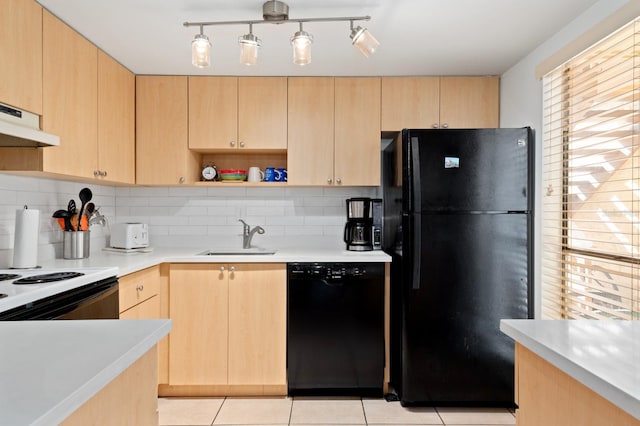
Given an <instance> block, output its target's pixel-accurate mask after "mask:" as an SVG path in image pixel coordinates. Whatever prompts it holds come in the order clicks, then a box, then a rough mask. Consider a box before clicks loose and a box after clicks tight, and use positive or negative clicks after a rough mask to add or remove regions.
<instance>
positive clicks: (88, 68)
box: [42, 11, 98, 178]
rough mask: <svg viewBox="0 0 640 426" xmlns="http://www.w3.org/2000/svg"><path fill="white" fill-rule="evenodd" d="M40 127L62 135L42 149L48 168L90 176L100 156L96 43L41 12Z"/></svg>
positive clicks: (46, 13) (45, 167)
mask: <svg viewBox="0 0 640 426" xmlns="http://www.w3.org/2000/svg"><path fill="white" fill-rule="evenodd" d="M42 31H43V40H44V42H43V43H44V44H43V115H42V128H43V130H45V131H46V132H49V133H53V134H55V135H58V136H60V146H56V147H48V148H46V150H45V151H44V154H43V168H44V170H45V171H47V172H52V173H61V174H67V175H73V176H79V177H87V178H93V172H94V170H96V168H97V158H98V142H97V138H98V130H97V129H98V48H97V47H95V46H94V45H93V44H91V43H90V42H89V41H88V40H86V39H85V38H84V37H82V36H81V35H80V34H78V33H76V32H75V31H74V30H73V29H71V28H70V27H68V26H67V25H65V24H64V23H63V22H62V21H60V20H59V19H57V18H56V17H55V16H53V15H51V14H50V13H49V12H47V11H44V12H43V30H42Z"/></svg>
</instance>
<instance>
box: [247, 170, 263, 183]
mask: <svg viewBox="0 0 640 426" xmlns="http://www.w3.org/2000/svg"><path fill="white" fill-rule="evenodd" d="M263 179H264V172H263V171H262V170H260V167H249V174H248V175H247V182H260V181H262V180H263Z"/></svg>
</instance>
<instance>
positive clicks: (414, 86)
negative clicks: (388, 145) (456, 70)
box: [381, 77, 440, 132]
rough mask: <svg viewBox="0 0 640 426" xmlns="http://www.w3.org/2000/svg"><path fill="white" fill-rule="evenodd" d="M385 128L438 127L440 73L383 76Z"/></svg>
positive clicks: (382, 116)
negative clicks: (430, 75) (438, 75)
mask: <svg viewBox="0 0 640 426" xmlns="http://www.w3.org/2000/svg"><path fill="white" fill-rule="evenodd" d="M381 108H382V111H381V128H382V131H397V132H398V131H401V130H402V129H425V128H431V127H434V125H435V126H436V127H437V126H438V123H439V120H440V115H439V113H440V77H384V78H382V105H381Z"/></svg>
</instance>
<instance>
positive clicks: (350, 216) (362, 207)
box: [344, 198, 373, 251]
mask: <svg viewBox="0 0 640 426" xmlns="http://www.w3.org/2000/svg"><path fill="white" fill-rule="evenodd" d="M346 203H347V223H346V224H345V226H344V242H345V244H346V245H347V250H352V251H368V250H373V218H372V216H371V198H349V199H347V200H346Z"/></svg>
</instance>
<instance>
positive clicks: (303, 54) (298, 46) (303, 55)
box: [291, 29, 313, 65]
mask: <svg viewBox="0 0 640 426" xmlns="http://www.w3.org/2000/svg"><path fill="white" fill-rule="evenodd" d="M312 44H313V37H312V36H311V34H309V33H308V32H306V31H302V29H301V30H300V31H298V32H297V33H295V34H294V35H293V37H291V46H293V63H294V64H296V65H307V64H310V63H311V45H312Z"/></svg>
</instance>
